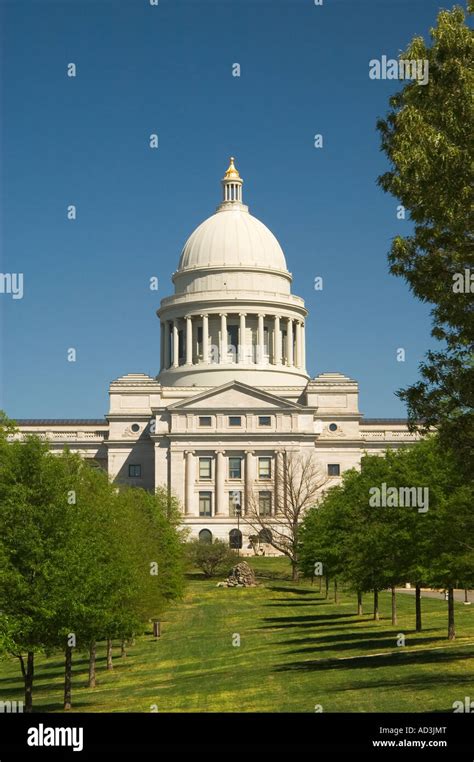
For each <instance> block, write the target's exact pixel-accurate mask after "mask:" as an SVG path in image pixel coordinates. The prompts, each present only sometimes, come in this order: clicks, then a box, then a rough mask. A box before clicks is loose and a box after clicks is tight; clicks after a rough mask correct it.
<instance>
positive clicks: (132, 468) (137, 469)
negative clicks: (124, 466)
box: [128, 464, 142, 478]
mask: <svg viewBox="0 0 474 762" xmlns="http://www.w3.org/2000/svg"><path fill="white" fill-rule="evenodd" d="M128 475H129V476H132V477H135V478H137V477H139V476H141V475H142V467H141V466H140V465H139V464H134V465H132V464H130V465H129V467H128Z"/></svg>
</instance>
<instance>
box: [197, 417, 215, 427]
mask: <svg viewBox="0 0 474 762" xmlns="http://www.w3.org/2000/svg"><path fill="white" fill-rule="evenodd" d="M199 425H200V426H212V418H211V416H210V415H200V416H199Z"/></svg>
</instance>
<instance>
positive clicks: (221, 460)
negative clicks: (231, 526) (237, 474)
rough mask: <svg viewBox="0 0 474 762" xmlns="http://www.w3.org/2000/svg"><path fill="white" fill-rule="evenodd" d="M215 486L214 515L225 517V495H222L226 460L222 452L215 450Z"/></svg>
mask: <svg viewBox="0 0 474 762" xmlns="http://www.w3.org/2000/svg"><path fill="white" fill-rule="evenodd" d="M215 455H216V485H215V490H214V494H215V498H214V502H215V515H216V516H226V515H227V510H226V508H227V506H226V505H225V493H224V481H225V467H226V458H225V455H224V450H216V453H215Z"/></svg>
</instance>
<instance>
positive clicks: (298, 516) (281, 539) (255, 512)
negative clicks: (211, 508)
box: [243, 451, 328, 580]
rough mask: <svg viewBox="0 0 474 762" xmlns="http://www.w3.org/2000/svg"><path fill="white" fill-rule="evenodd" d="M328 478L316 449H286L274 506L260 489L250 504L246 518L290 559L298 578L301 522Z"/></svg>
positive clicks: (277, 471) (279, 467)
mask: <svg viewBox="0 0 474 762" xmlns="http://www.w3.org/2000/svg"><path fill="white" fill-rule="evenodd" d="M327 482H328V477H327V476H325V475H324V474H323V471H322V469H321V467H320V465H319V463H318V462H317V460H316V457H315V454H314V451H311V452H310V453H308V454H306V453H299V452H285V453H283V454H282V455H281V457H280V458H279V459H278V461H277V465H276V467H275V475H274V485H273V487H274V489H273V494H274V509H273V510H272V511H271V512H268V511H267V508H266V507H263V506H262V504H261V503H260V497H259V494H258V492H253V493H251V495H250V499H249V501H248V504H247V506H246V512H245V516H244V517H243V518H244V521H245V522H246V523H247V524H248V525H249V526H250V527H251V528H252V530H253V531H254V532H255V533H256V534H258V535H259V536H260V537H262V536H263V537H264V538H265V542H268V543H269V544H270V545H271V546H272V547H273V548H275V550H278V551H279V552H280V553H283V554H284V555H285V556H286V557H287V558H288V559H289V560H290V563H291V568H292V578H293V580H297V579H298V560H299V549H300V537H299V534H300V526H301V522H302V520H303V518H304V516H305V514H306V512H307V511H308V510H309V509H310V508H311V507H312V506H313V505H314V504H315V503H316V501H317V500H318V499H319V498H320V496H321V490H322V488H323V487H324V485H325V484H327Z"/></svg>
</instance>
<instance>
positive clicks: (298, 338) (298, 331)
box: [295, 321, 301, 368]
mask: <svg viewBox="0 0 474 762" xmlns="http://www.w3.org/2000/svg"><path fill="white" fill-rule="evenodd" d="M295 365H296V367H297V368H301V323H300V322H299V321H297V323H296V362H295Z"/></svg>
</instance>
